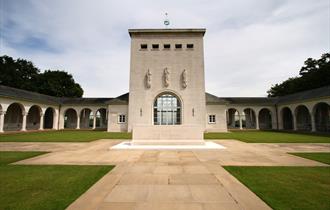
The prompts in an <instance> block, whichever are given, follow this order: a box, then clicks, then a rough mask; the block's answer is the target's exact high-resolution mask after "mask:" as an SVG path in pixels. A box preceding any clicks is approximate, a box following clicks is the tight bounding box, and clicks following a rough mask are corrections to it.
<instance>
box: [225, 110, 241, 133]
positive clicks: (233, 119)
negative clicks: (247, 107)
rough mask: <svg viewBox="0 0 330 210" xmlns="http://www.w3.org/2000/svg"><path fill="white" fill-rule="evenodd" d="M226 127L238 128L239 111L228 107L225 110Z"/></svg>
mask: <svg viewBox="0 0 330 210" xmlns="http://www.w3.org/2000/svg"><path fill="white" fill-rule="evenodd" d="M227 127H228V128H232V129H233V128H239V127H240V126H239V112H238V110H237V109H235V108H230V109H228V111H227Z"/></svg>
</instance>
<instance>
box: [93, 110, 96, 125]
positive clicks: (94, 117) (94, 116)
mask: <svg viewBox="0 0 330 210" xmlns="http://www.w3.org/2000/svg"><path fill="white" fill-rule="evenodd" d="M95 128H96V113H95V114H94V115H93V129H95Z"/></svg>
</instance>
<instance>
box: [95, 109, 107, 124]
mask: <svg viewBox="0 0 330 210" xmlns="http://www.w3.org/2000/svg"><path fill="white" fill-rule="evenodd" d="M106 127H107V110H106V109H105V108H101V109H99V110H97V112H96V128H106Z"/></svg>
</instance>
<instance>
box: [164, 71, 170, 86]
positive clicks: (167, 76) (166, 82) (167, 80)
mask: <svg viewBox="0 0 330 210" xmlns="http://www.w3.org/2000/svg"><path fill="white" fill-rule="evenodd" d="M164 85H165V87H168V86H169V85H170V72H169V71H168V69H167V68H165V69H164Z"/></svg>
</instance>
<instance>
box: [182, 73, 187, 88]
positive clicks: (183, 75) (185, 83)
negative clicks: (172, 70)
mask: <svg viewBox="0 0 330 210" xmlns="http://www.w3.org/2000/svg"><path fill="white" fill-rule="evenodd" d="M181 77H182V87H183V88H186V87H187V85H188V84H187V83H188V82H187V71H186V70H185V69H184V70H183V72H182V75H181Z"/></svg>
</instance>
